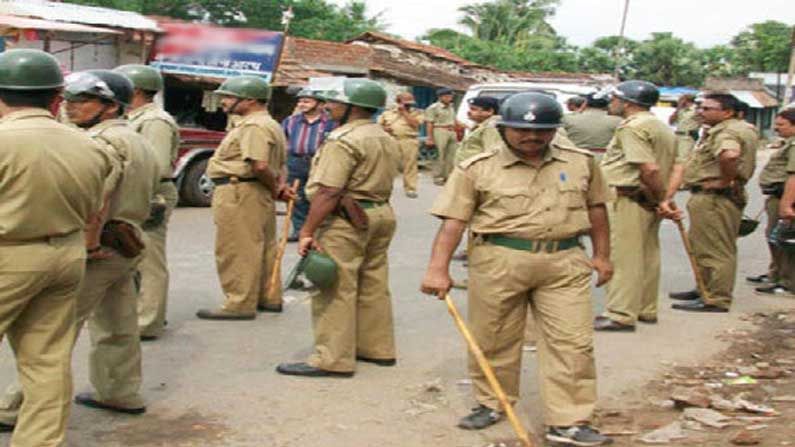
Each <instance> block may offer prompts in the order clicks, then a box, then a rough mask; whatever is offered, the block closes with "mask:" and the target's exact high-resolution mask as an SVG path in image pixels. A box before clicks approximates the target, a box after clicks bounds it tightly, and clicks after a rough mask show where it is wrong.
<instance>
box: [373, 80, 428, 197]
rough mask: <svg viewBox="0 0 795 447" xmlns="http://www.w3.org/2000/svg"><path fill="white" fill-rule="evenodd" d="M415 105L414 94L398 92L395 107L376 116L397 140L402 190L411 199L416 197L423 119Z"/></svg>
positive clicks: (387, 131)
mask: <svg viewBox="0 0 795 447" xmlns="http://www.w3.org/2000/svg"><path fill="white" fill-rule="evenodd" d="M416 105H417V104H416V103H415V102H414V95H412V94H411V93H408V92H403V93H399V94H398V95H397V97H396V98H395V107H392V108H390V109H388V110H386V111H385V112H384V113H382V114H381V116H379V117H378V124H380V125H381V126H383V128H384V130H385V131H386V133H388V134H390V135H392V136H393V137H395V139H397V141H398V145H399V146H400V153H401V159H402V163H401V166H402V167H403V190H404V191H405V192H406V197H409V198H411V199H415V198H417V154H418V153H419V150H420V142H419V140H418V139H417V135H419V128H420V124H422V121H423V116H422V112H421V111H419V110H417V109H416V108H415V107H416Z"/></svg>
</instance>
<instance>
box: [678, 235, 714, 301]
mask: <svg viewBox="0 0 795 447" xmlns="http://www.w3.org/2000/svg"><path fill="white" fill-rule="evenodd" d="M674 222H676V227H677V228H679V234H680V235H681V236H682V242H683V243H684V244H685V251H686V252H687V258H688V259H689V260H690V267H691V268H692V269H693V276H695V278H696V287H698V291H699V293H700V294H701V298H702V299H706V300H709V299H710V298H711V297H710V296H709V292H708V291H707V286H706V284H704V278H703V277H702V276H701V269H699V268H698V263H697V262H696V258H695V256H693V246H692V245H690V238H689V237H687V232H685V225H684V224H683V223H682V221H681V220H675V221H674Z"/></svg>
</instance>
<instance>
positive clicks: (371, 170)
mask: <svg viewBox="0 0 795 447" xmlns="http://www.w3.org/2000/svg"><path fill="white" fill-rule="evenodd" d="M339 84H340V85H338V86H337V87H336V88H335V89H331V90H329V91H328V92H326V95H327V96H326V99H327V100H328V103H327V104H326V109H327V110H328V112H329V114H330V115H331V118H332V119H334V121H336V122H338V123H339V124H340V127H338V128H337V129H335V130H334V131H333V132H331V134H329V137H328V139H327V140H326V143H325V145H324V146H323V147H322V148H321V150H320V152H319V153H318V155H316V156H315V158H314V160H313V166H312V170H311V173H310V177H309V183H308V185H307V195H308V196H309V198H310V202H311V205H310V208H309V215H308V216H307V220H306V223H305V224H304V227H303V228H302V229H301V233H300V239H299V242H298V243H299V247H298V251H299V253H300V254H301V255H302V256H306V255H307V253H308V251H309V249H310V248H315V249H318V250H321V251H323V252H324V253H326V254H327V255H328V256H330V257H331V258H332V259H333V260H334V261H335V262H336V264H337V281H336V282H335V283H333V285H332V286H331V287H329V288H325V289H323V288H321V289H319V291H318V292H316V293H315V294H313V295H312V323H313V328H314V333H315V350H314V353H313V354H312V355H311V356H310V357H309V359H308V360H307V361H306V362H300V363H282V364H280V365H279V366H278V367H277V368H276V371H277V372H279V373H280V374H287V375H297V376H309V377H324V376H344V377H350V376H352V375H353V374H354V371H355V369H356V361H357V360H359V361H363V362H370V363H374V364H376V365H380V366H392V365H394V364H395V362H396V358H395V337H394V330H393V320H392V303H391V296H390V293H389V265H388V264H389V263H388V259H387V250H388V249H389V244H390V243H391V242H392V237H393V235H394V234H395V215H394V213H393V212H392V207H391V206H390V205H389V198H390V196H391V194H392V183H393V180H394V178H395V177H396V176H397V173H398V167H399V165H400V149H399V148H398V145H397V142H396V141H395V139H394V138H392V137H390V136H389V134H387V133H386V132H384V130H383V129H382V128H381V126H379V125H378V124H375V123H373V122H372V116H373V114H374V113H375V112H376V110H377V109H379V108H381V107H383V106H384V103H385V101H386V91H385V90H384V89H383V87H381V86H380V85H379V84H378V83H376V82H374V81H370V80H367V79H339ZM339 206H343V209H345V210H346V212H345V213H340V212H335V210H336V209H338V207H339ZM342 215H345V216H348V217H347V218H344V217H342ZM362 215H366V217H362ZM355 216H359V218H354V217H355Z"/></svg>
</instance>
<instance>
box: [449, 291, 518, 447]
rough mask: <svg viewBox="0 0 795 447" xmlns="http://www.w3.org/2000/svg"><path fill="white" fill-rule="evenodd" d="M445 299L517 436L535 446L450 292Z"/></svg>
mask: <svg viewBox="0 0 795 447" xmlns="http://www.w3.org/2000/svg"><path fill="white" fill-rule="evenodd" d="M444 301H445V303H447V310H449V311H450V315H452V316H453V320H454V321H455V324H456V326H458V330H460V331H461V334H462V335H463V336H464V339H465V340H466V342H467V345H468V346H469V350H470V351H472V354H473V355H474V356H475V360H477V362H478V365H479V366H480V369H481V370H483V374H484V375H485V376H486V380H488V382H489V385H490V386H491V389H492V390H494V394H496V395H497V399H499V401H500V403H501V404H502V407H503V408H504V409H505V414H506V416H508V421H510V423H511V427H513V431H514V432H516V436H518V437H519V440H520V441H522V445H523V446H524V447H533V443H532V442H530V437H529V436H528V434H527V430H525V428H524V426H523V425H522V423H521V422H519V418H517V417H516V413H514V411H513V407H512V406H511V404H510V403H509V402H508V396H506V395H505V391H503V389H502V386H501V385H500V382H499V380H497V376H495V375H494V370H493V369H491V365H489V361H488V360H486V356H485V355H483V351H481V350H480V347H479V346H478V343H477V342H476V341H475V338H474V337H473V336H472V333H471V332H469V328H467V326H466V324H465V323H464V320H463V319H462V318H461V314H460V313H458V309H457V308H456V307H455V304H454V303H453V299H452V298H450V294H449V293H445V295H444Z"/></svg>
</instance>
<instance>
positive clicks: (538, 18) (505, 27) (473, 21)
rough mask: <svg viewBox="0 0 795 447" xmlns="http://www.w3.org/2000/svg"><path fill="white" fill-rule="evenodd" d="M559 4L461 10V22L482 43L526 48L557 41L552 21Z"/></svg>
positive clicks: (519, 0) (499, 1)
mask: <svg viewBox="0 0 795 447" xmlns="http://www.w3.org/2000/svg"><path fill="white" fill-rule="evenodd" d="M559 4H560V0H496V1H492V2H485V3H475V4H471V5H466V6H462V7H461V8H459V11H461V12H462V13H464V16H463V17H462V18H461V19H460V20H459V23H460V24H461V25H464V26H465V27H467V28H468V29H469V31H470V32H471V33H472V36H473V37H475V38H478V39H481V40H487V41H493V42H500V43H504V44H508V45H513V46H517V47H526V46H527V45H528V44H529V42H530V41H532V40H533V38H537V37H539V36H543V37H556V33H555V29H554V28H553V27H552V25H550V23H549V21H548V20H549V18H551V17H552V16H554V15H555V10H556V8H557V7H558V5H559Z"/></svg>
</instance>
